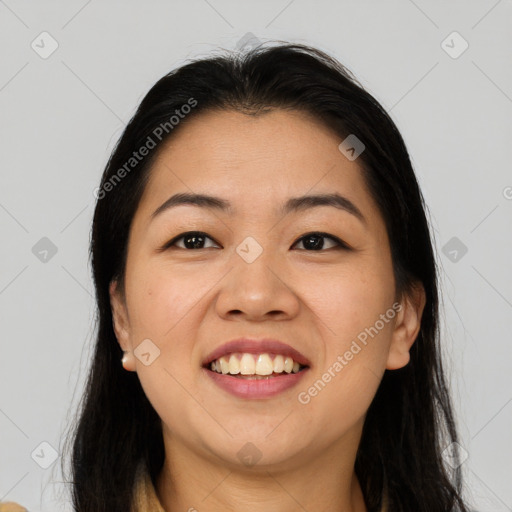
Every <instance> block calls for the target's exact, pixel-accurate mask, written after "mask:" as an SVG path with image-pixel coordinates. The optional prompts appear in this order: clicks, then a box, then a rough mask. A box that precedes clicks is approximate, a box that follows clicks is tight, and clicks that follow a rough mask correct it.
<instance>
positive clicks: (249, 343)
mask: <svg viewBox="0 0 512 512" xmlns="http://www.w3.org/2000/svg"><path fill="white" fill-rule="evenodd" d="M233 352H243V353H248V354H274V355H279V354H281V355H283V356H288V357H291V358H292V359H293V360H294V361H297V363H299V364H301V365H303V366H310V365H311V363H310V362H309V360H308V359H307V357H306V356H304V355H303V354H301V353H300V352H299V351H298V350H296V349H294V348H293V347H291V346H290V345H288V344H286V343H283V342H282V341H279V340H275V339H271V338H262V339H255V338H238V339H236V340H232V341H228V342H227V343H224V344H223V345H221V346H220V347H217V348H216V349H215V350H214V351H213V352H211V353H210V354H209V355H208V356H207V357H206V359H205V360H204V362H203V366H208V365H209V364H210V363H211V362H212V361H215V360H216V359H219V357H222V356H225V355H227V354H231V353H233Z"/></svg>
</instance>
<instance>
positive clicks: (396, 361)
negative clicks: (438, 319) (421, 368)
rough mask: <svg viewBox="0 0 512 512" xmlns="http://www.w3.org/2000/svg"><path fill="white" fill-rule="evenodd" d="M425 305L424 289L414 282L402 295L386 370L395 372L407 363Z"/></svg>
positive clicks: (418, 330)
mask: <svg viewBox="0 0 512 512" xmlns="http://www.w3.org/2000/svg"><path fill="white" fill-rule="evenodd" d="M425 303H426V296H425V288H424V287H423V285H422V284H421V283H420V282H416V283H415V284H414V285H413V286H412V288H411V290H410V291H407V292H405V293H404V296H403V300H402V301H401V303H400V304H401V306H402V307H401V309H400V310H399V312H398V315H397V319H396V322H395V328H394V331H393V336H392V338H391V345H390V347H389V354H388V360H387V364H386V369H388V370H397V369H398V368H403V367H404V366H406V365H407V364H408V363H409V360H410V354H409V350H410V349H411V347H412V345H413V343H414V342H415V341H416V338H417V336H418V333H419V332H420V327H421V317H422V315H423V309H424V308H425Z"/></svg>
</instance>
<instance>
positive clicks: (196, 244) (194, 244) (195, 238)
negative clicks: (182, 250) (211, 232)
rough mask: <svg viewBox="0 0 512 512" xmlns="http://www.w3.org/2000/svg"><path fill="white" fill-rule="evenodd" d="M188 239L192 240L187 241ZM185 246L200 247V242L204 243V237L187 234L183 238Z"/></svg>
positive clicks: (188, 247)
mask: <svg viewBox="0 0 512 512" xmlns="http://www.w3.org/2000/svg"><path fill="white" fill-rule="evenodd" d="M190 240H193V242H192V243H188V242H189V241H190ZM184 243H185V247H187V249H190V248H194V249H201V247H200V246H201V244H202V243H204V237H203V236H202V235H189V236H187V237H185V238H184Z"/></svg>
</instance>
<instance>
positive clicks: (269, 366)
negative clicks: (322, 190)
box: [210, 353, 301, 375]
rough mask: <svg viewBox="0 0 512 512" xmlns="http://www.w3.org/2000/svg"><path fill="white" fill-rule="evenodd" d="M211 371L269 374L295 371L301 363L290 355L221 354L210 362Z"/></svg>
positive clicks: (234, 373)
mask: <svg viewBox="0 0 512 512" xmlns="http://www.w3.org/2000/svg"><path fill="white" fill-rule="evenodd" d="M210 368H211V370H212V371H214V372H217V373H224V374H226V373H229V374H231V375H237V374H241V375H271V374H272V373H282V372H283V371H284V372H286V373H292V372H293V373H297V372H298V371H299V370H300V368H301V365H300V364H299V363H297V362H296V361H294V360H293V359H292V358H291V357H287V356H282V355H277V356H275V357H274V360H272V358H271V357H270V355H269V354H247V353H245V354H239V353H234V354H230V355H226V356H222V357H220V358H219V359H216V360H215V361H212V362H211V363H210Z"/></svg>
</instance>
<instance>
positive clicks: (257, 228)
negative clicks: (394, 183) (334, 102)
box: [111, 111, 421, 468]
mask: <svg viewBox="0 0 512 512" xmlns="http://www.w3.org/2000/svg"><path fill="white" fill-rule="evenodd" d="M340 142H342V140H341V139H339V138H338V137H337V136H335V135H334V134H333V133H331V131H329V130H328V129H327V128H325V127H324V126H323V125H322V124H319V123H318V122H317V121H316V120H314V119H313V118H311V117H309V116H308V115H306V114H304V113H299V112H284V111H272V112H270V113H267V114H265V115H260V116H256V117H255V116H249V115H244V114H240V113H235V112H208V113H206V114H204V113H203V114H201V115H199V116H197V117H195V118H193V119H191V120H190V122H189V123H188V124H187V125H184V126H182V127H180V131H179V132H177V133H176V134H175V135H174V136H173V137H172V138H171V139H170V140H168V142H167V144H166V146H165V147H164V148H163V150H162V151H161V153H160V155H159V157H158V159H157V160H156V162H155V164H154V165H153V167H152V170H151V174H150V180H149V182H148V185H147V187H146V189H145V192H144V194H143V197H142V199H141V202H140V204H139V207H138V210H137V212H136V215H135V217H134V219H133V223H132V226H131V231H130V238H129V245H128V256H127V264H126V274H125V298H126V302H123V301H122V300H120V297H119V294H118V292H117V291H116V287H115V284H113V285H112V286H111V298H112V306H113V309H114V312H115V328H116V334H117V337H118V340H119V342H120V344H121V346H122V348H123V349H124V350H128V351H135V355H136V356H137V357H133V358H132V359H131V363H128V367H127V369H129V370H134V371H136V372H137V374H138V377H139V379H140V382H141V384H142V386H143V389H144V391H145V393H146V395H147V397H148V399H149V400H150V402H151V403H152V405H153V407H154V408H155V410H156V411H157V413H158V414H159V416H160V417H161V419H162V422H163V424H162V426H163V429H164V438H165V440H166V446H167V447H173V446H174V447H176V446H182V447H186V448H187V450H189V451H190V452H191V453H192V452H193V453H194V454H195V455H197V456H200V457H203V458H204V457H206V458H208V459H209V460H211V461H216V462H222V463H224V464H227V465H237V466H240V465H241V464H246V465H252V464H254V463H257V465H259V466H265V465H266V464H273V465H274V467H280V466H282V467H283V468H284V467H287V465H290V466H292V465H294V464H297V462H299V461H301V460H305V459H308V458H311V457H312V456H314V455H315V454H318V453H326V450H332V449H334V450H338V449H339V450H345V451H347V450H348V451H354V453H355V450H356V448H357V444H358V440H359V436H360V430H361V427H362V424H363V422H364V415H365V413H366V410H367V409H368V407H369V405H370V403H371V401H372V399H373V396H374V394H375V392H376V390H377V388H378V385H379V383H380V380H381V378H382V375H383V372H384V370H385V369H386V368H388V369H395V368H399V367H401V366H403V365H405V364H406V363H407V362H408V349H409V347H410V345H411V344H412V342H413V340H414V338H415V337H416V334H417V332H418V330H417V329H418V328H419V327H418V325H419V319H418V321H417V322H416V323H415V319H416V317H415V316H414V314H413V313H407V311H408V309H407V307H406V304H405V302H402V303H401V304H402V305H399V304H398V303H397V302H396V297H395V281H394V276H393V269H392V261H391V255H390V247H389V241H388V237H387V233H386V228H385V225H384V222H383V219H382V217H381V215H380V213H379V211H378V209H377V206H376V204H375V202H374V200H373V199H372V197H371V196H370V194H369V191H368V190H367V188H366V186H365V183H364V181H363V177H362V171H361V169H360V167H359V161H358V159H356V160H354V161H350V160H349V159H348V158H347V157H346V156H345V155H344V154H343V153H342V152H341V151H340V150H339V149H338V146H339V144H340ZM175 194H201V195H207V196H213V197H215V198H219V199H220V200H221V201H222V202H223V203H224V204H226V205H228V204H229V208H227V207H226V208H221V207H220V206H219V204H220V203H214V205H213V206H212V205H208V204H206V202H203V203H201V204H199V205H197V204H196V205H194V204H177V205H174V206H173V207H169V208H165V209H162V210H160V211H159V213H157V214H155V215H153V213H154V212H155V211H156V210H157V209H158V208H159V207H160V206H161V205H163V204H164V203H165V202H166V201H167V200H169V198H171V197H172V196H173V195H175ZM325 194H337V195H338V196H340V197H342V198H344V199H342V200H341V201H340V202H339V203H338V206H335V205H334V204H335V203H334V201H331V204H330V205H329V204H321V205H318V204H315V201H314V200H310V201H309V202H308V201H303V202H300V203H299V202H298V201H295V202H292V203H289V202H290V200H291V199H292V198H300V197H303V196H318V195H325ZM324 203H325V201H324ZM287 206H288V207H287ZM191 231H194V232H197V231H199V232H201V233H202V234H203V235H202V236H203V237H204V238H201V234H197V233H192V234H189V235H188V236H187V235H185V236H184V237H180V235H183V234H184V233H186V232H191ZM315 232H321V233H324V237H322V236H319V235H310V234H311V233H315ZM194 235H195V236H196V238H194ZM330 237H333V238H330ZM172 239H176V241H175V243H174V244H173V245H172V246H167V244H168V242H169V241H171V240H172ZM336 239H339V240H340V241H342V243H343V244H346V247H344V246H343V245H339V244H338V243H337V242H336ZM420 314H421V312H420ZM417 324H418V325H417ZM239 338H246V339H249V341H252V342H253V343H252V344H251V343H249V344H245V345H238V346H237V345H235V346H233V345H231V346H228V347H226V348H225V349H222V348H221V349H220V352H218V349H219V347H222V346H223V345H224V344H225V343H227V342H231V341H233V340H236V339H239ZM263 339H272V340H276V341H278V342H281V343H283V344H285V345H287V346H288V348H286V347H282V346H276V345H275V344H274V345H273V344H272V343H270V344H264V343H263V342H262V340H263ZM293 350H295V351H297V352H298V353H299V354H300V356H299V355H297V354H296V355H295V356H294V357H292V358H291V359H290V361H292V360H297V359H300V360H301V361H302V363H307V367H306V368H305V369H304V370H302V371H300V372H298V373H294V372H293V370H292V371H291V373H288V371H289V370H290V368H289V367H288V371H287V369H286V367H287V365H290V364H292V363H290V361H288V362H286V357H290V356H292V355H293V354H294V353H293ZM222 354H224V355H225V359H224V361H223V362H222V363H221V362H220V360H219V371H220V372H221V373H217V372H214V371H212V370H211V369H209V368H210V364H209V363H210V360H211V358H212V357H213V356H220V355H222ZM244 354H246V355H244ZM259 354H261V357H260V356H259ZM264 354H268V357H267V356H266V355H264ZM231 357H234V358H235V359H236V360H237V361H238V364H239V366H238V368H239V370H240V372H241V373H239V374H238V376H235V375H231V374H223V373H222V371H223V369H229V370H230V371H232V372H233V373H235V372H236V371H237V364H236V361H234V360H233V361H232V364H231V362H230V358H231ZM258 360H259V362H258ZM292 362H293V361H292ZM283 367H284V368H283ZM207 368H208V369H207ZM256 368H258V373H268V372H270V371H274V370H276V372H275V374H273V376H270V377H268V376H267V377H264V378H254V375H251V374H252V373H254V371H255V370H256ZM242 373H245V374H246V375H243V376H241V374H242ZM250 377H252V378H250ZM331 453H333V452H331ZM275 465H277V466H275Z"/></svg>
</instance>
